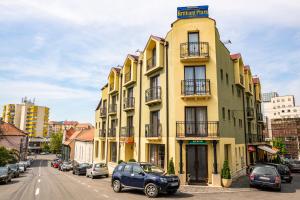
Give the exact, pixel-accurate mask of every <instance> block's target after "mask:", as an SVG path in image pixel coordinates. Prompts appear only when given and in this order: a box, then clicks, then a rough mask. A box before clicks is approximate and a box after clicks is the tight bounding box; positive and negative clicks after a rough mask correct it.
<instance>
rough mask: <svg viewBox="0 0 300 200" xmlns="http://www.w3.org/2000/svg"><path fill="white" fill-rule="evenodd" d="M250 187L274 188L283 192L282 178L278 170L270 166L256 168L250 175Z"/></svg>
mask: <svg viewBox="0 0 300 200" xmlns="http://www.w3.org/2000/svg"><path fill="white" fill-rule="evenodd" d="M249 183H250V187H261V188H272V189H275V190H277V191H281V178H280V174H279V172H278V171H277V169H276V168H275V167H273V166H270V165H265V166H263V165H261V166H256V167H254V169H253V170H252V172H251V173H250V175H249Z"/></svg>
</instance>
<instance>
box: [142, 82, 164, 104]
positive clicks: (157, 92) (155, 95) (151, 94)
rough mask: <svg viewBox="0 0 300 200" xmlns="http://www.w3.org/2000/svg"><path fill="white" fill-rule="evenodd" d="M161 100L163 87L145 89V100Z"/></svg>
mask: <svg viewBox="0 0 300 200" xmlns="http://www.w3.org/2000/svg"><path fill="white" fill-rule="evenodd" d="M153 100H161V87H160V86H157V87H153V88H149V89H147V90H146V91H145V101H146V102H149V101H153Z"/></svg>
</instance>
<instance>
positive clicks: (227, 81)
mask: <svg viewBox="0 0 300 200" xmlns="http://www.w3.org/2000/svg"><path fill="white" fill-rule="evenodd" d="M226 84H227V85H228V84H229V78H228V74H227V73H226Z"/></svg>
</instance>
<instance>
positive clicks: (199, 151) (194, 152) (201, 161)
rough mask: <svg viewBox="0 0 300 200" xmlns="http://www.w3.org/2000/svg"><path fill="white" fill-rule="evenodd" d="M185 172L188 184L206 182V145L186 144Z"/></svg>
mask: <svg viewBox="0 0 300 200" xmlns="http://www.w3.org/2000/svg"><path fill="white" fill-rule="evenodd" d="M186 172H187V181H188V183H189V184H201V183H202V184H203V183H207V181H208V158H207V145H186Z"/></svg>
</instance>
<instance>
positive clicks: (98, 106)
mask: <svg viewBox="0 0 300 200" xmlns="http://www.w3.org/2000/svg"><path fill="white" fill-rule="evenodd" d="M101 104H102V99H100V101H99V103H98V105H97V107H96V110H99V109H100V107H101Z"/></svg>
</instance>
